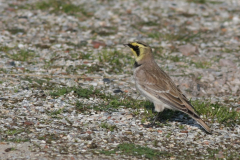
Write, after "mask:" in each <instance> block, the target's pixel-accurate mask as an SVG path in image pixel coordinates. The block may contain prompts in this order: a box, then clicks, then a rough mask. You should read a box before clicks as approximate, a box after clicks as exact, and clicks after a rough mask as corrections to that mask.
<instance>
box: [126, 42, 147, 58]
mask: <svg viewBox="0 0 240 160" xmlns="http://www.w3.org/2000/svg"><path fill="white" fill-rule="evenodd" d="M128 46H129V47H130V49H131V51H132V52H133V55H134V57H135V60H136V61H137V62H138V61H140V60H141V59H142V58H143V57H144V50H145V49H146V48H147V46H145V45H143V44H140V43H138V42H132V43H129V45H128Z"/></svg>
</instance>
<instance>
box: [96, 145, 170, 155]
mask: <svg viewBox="0 0 240 160" xmlns="http://www.w3.org/2000/svg"><path fill="white" fill-rule="evenodd" d="M116 152H118V154H122V155H128V156H136V157H139V158H142V156H143V155H144V157H145V158H147V159H159V158H160V157H162V156H164V157H170V156H171V154H169V153H164V152H160V151H159V150H154V149H151V148H149V147H143V146H139V145H135V144H133V143H123V144H119V145H118V146H117V147H116V148H115V149H114V150H111V151H107V150H102V151H100V153H101V154H105V155H108V156H109V155H111V154H116ZM119 152H120V153H119Z"/></svg>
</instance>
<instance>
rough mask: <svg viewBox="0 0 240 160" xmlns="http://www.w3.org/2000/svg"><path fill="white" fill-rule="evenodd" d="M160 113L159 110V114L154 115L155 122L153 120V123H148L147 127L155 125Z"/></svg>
mask: <svg viewBox="0 0 240 160" xmlns="http://www.w3.org/2000/svg"><path fill="white" fill-rule="evenodd" d="M158 115H159V112H158V113H157V115H156V116H155V117H154V120H153V122H152V123H150V124H148V125H146V127H152V126H153V125H154V123H155V121H156V120H157V118H158Z"/></svg>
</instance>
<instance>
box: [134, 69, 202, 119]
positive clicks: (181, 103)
mask: <svg viewBox="0 0 240 160" xmlns="http://www.w3.org/2000/svg"><path fill="white" fill-rule="evenodd" d="M135 80H136V82H137V83H138V85H140V87H141V88H142V89H144V90H145V91H146V92H149V93H151V94H152V95H153V96H155V97H156V98H158V99H159V100H161V101H162V102H164V103H165V104H167V105H169V106H171V107H172V108H174V109H176V110H180V111H182V112H185V113H187V114H190V115H191V116H193V117H199V116H198V114H197V113H196V111H195V110H194V108H193V106H192V105H191V104H190V102H189V101H188V100H187V98H186V97H185V96H184V95H183V94H182V92H181V91H180V90H179V89H178V88H177V87H176V85H175V84H174V83H173V81H172V80H171V78H170V77H169V76H168V75H167V74H166V73H165V72H164V71H162V70H161V69H160V68H159V69H157V70H155V71H154V72H152V71H149V70H146V69H143V68H142V69H141V70H138V71H137V72H136V73H135Z"/></svg>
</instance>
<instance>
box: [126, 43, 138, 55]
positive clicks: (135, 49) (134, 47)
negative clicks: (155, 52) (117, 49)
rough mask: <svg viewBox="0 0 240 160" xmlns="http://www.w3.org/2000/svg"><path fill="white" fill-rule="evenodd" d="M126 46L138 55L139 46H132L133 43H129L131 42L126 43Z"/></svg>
mask: <svg viewBox="0 0 240 160" xmlns="http://www.w3.org/2000/svg"><path fill="white" fill-rule="evenodd" d="M128 46H129V47H130V48H132V49H133V50H134V51H135V52H136V53H137V56H139V55H140V51H139V47H138V46H133V45H131V44H128Z"/></svg>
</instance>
